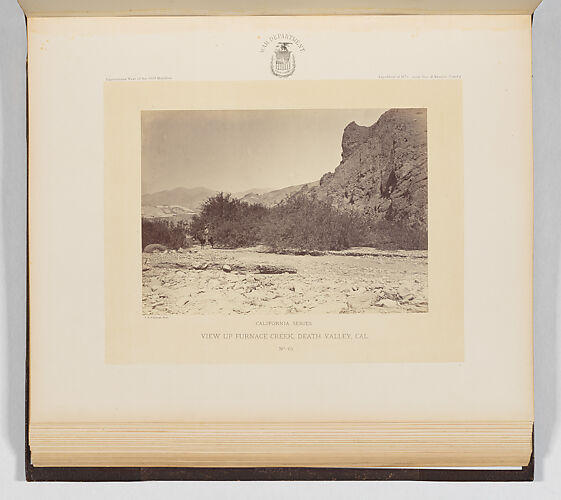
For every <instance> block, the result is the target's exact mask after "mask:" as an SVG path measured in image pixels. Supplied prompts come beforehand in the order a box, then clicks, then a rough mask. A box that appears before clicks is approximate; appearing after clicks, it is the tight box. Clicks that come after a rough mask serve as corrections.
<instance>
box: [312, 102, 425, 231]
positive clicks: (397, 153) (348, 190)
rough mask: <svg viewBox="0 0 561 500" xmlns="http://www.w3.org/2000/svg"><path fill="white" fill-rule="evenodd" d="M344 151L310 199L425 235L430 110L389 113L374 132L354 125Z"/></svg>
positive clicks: (347, 132) (348, 130) (348, 129)
mask: <svg viewBox="0 0 561 500" xmlns="http://www.w3.org/2000/svg"><path fill="white" fill-rule="evenodd" d="M341 146H342V153H341V163H340V164H339V166H338V167H337V168H336V169H335V171H334V172H329V173H327V174H325V175H324V176H323V177H322V178H321V180H320V182H319V185H317V186H315V187H312V188H310V189H307V190H306V191H305V192H306V193H307V194H308V195H309V196H316V197H317V198H319V199H323V200H328V201H329V202H330V203H331V204H332V205H333V206H335V207H337V208H339V209H344V210H349V209H352V210H357V211H360V212H363V213H366V214H368V215H370V216H371V217H372V218H373V219H375V220H389V221H395V222H400V223H404V224H406V225H409V226H416V227H418V228H420V229H422V230H426V228H427V217H428V213H427V212H428V203H427V113H426V109H391V110H389V111H387V112H386V113H384V114H383V115H382V116H381V117H380V118H379V120H378V121H377V122H376V123H375V124H374V125H372V126H370V127H363V126H360V125H357V124H356V123H355V122H351V123H350V124H349V125H347V127H345V130H344V132H343V138H342V144H341Z"/></svg>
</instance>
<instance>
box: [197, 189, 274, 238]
mask: <svg viewBox="0 0 561 500" xmlns="http://www.w3.org/2000/svg"><path fill="white" fill-rule="evenodd" d="M268 212H269V210H268V209H267V208H266V207H264V206H263V205H250V204H249V203H246V202H244V201H240V200H238V199H235V198H232V197H231V196H230V195H229V194H224V193H219V194H217V195H216V196H213V197H211V198H209V199H208V200H207V201H206V202H205V203H204V204H203V205H202V207H201V213H200V214H199V215H195V216H194V217H193V219H192V220H191V224H190V226H189V232H190V234H191V236H193V237H194V238H195V239H197V240H199V241H201V242H202V241H204V230H205V227H208V229H209V237H210V238H212V240H213V243H214V244H215V245H218V246H221V247H225V248H237V247H243V246H253V245H256V244H258V243H259V231H260V227H261V225H262V224H263V223H264V222H265V221H266V219H267V216H268Z"/></svg>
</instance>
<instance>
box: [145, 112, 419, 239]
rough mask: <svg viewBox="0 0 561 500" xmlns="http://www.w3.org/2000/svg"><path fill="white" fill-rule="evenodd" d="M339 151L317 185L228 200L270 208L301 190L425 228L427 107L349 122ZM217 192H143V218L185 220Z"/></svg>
mask: <svg viewBox="0 0 561 500" xmlns="http://www.w3.org/2000/svg"><path fill="white" fill-rule="evenodd" d="M341 149H342V153H341V162H340V163H339V166H338V167H337V168H336V169H335V170H334V171H333V172H327V173H326V174H325V175H323V176H322V178H321V179H320V180H318V181H315V182H310V183H308V184H299V185H296V186H289V187H286V188H282V189H275V190H266V189H250V190H247V191H244V192H241V193H233V194H232V196H234V197H236V198H239V199H241V200H242V201H246V202H248V203H260V204H263V205H265V206H268V207H271V206H274V205H277V204H278V203H280V202H281V201H282V200H284V199H285V198H287V197H290V196H292V195H294V194H295V193H299V192H300V193H303V194H305V195H306V196H313V197H316V198H318V199H322V200H326V201H329V202H330V203H331V204H332V205H333V206H334V207H337V208H338V209H340V210H353V211H359V212H361V213H365V214H368V215H369V216H370V217H372V218H373V219H375V220H388V221H396V222H400V223H405V224H408V225H415V226H416V227H418V228H421V229H424V230H426V228H427V219H428V193H427V182H428V171H427V164H428V158H427V112H426V109H391V110H389V111H387V112H385V113H384V114H383V115H382V116H381V117H380V118H379V119H378V121H377V122H376V123H375V124H373V125H371V126H370V127H365V126H360V125H357V124H356V123H355V122H351V123H349V124H348V125H347V126H346V127H345V130H344V131H343V134H342V143H341ZM326 171H327V168H326ZM216 194H218V191H216V190H212V189H208V188H205V187H197V188H176V189H172V190H169V191H160V192H158V193H152V194H145V195H143V196H142V215H143V216H144V217H174V216H179V217H184V218H189V217H192V215H193V214H195V213H196V212H197V211H198V210H199V209H200V206H201V204H202V203H203V202H204V201H205V200H206V199H207V198H209V197H210V196H214V195H216Z"/></svg>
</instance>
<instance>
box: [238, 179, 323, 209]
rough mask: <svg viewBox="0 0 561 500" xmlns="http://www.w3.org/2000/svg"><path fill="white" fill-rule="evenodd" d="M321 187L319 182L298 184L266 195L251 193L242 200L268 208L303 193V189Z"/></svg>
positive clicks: (265, 193)
mask: <svg viewBox="0 0 561 500" xmlns="http://www.w3.org/2000/svg"><path fill="white" fill-rule="evenodd" d="M313 186H319V181H315V182H311V183H309V184H298V185H296V186H289V187H285V188H281V189H275V190H274V191H269V192H264V193H255V192H252V193H249V194H247V195H245V196H244V197H242V198H241V200H242V201H245V202H247V203H251V204H254V203H260V204H261V205H264V206H266V207H273V206H275V205H277V204H279V203H280V202H281V201H282V200H284V199H286V198H288V197H289V196H291V195H293V194H294V193H297V192H298V191H301V190H302V189H303V188H308V187H313Z"/></svg>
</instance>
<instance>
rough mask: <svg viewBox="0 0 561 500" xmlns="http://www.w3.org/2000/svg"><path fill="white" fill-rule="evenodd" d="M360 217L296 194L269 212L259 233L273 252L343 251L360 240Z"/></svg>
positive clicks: (323, 202) (324, 202) (326, 203)
mask: <svg viewBox="0 0 561 500" xmlns="http://www.w3.org/2000/svg"><path fill="white" fill-rule="evenodd" d="M360 234H361V221H360V218H359V217H358V216H357V215H356V214H353V213H351V212H340V211H338V210H336V209H335V208H333V207H332V206H331V205H330V204H329V203H328V202H326V201H322V200H318V199H316V198H310V197H307V196H305V195H303V194H302V195H295V196H292V197H290V198H288V199H287V200H285V201H283V202H281V203H280V204H278V205H277V206H275V207H273V208H272V209H271V210H270V213H269V217H268V218H267V220H266V223H265V224H263V226H262V228H261V232H260V239H261V241H262V243H264V244H265V245H268V246H270V247H271V248H273V249H274V250H282V249H288V248H290V249H297V250H305V251H315V250H342V249H345V248H349V247H350V246H353V245H356V244H357V242H358V241H359V239H360Z"/></svg>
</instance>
